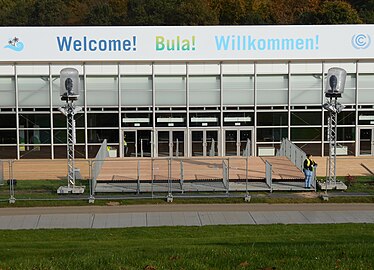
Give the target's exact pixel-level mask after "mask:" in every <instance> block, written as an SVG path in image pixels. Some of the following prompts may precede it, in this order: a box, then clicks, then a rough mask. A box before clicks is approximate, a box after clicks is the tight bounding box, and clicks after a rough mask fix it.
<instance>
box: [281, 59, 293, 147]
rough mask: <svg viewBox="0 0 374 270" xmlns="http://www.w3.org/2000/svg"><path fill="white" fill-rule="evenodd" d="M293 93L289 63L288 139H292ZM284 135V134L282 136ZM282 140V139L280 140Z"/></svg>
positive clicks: (289, 65)
mask: <svg viewBox="0 0 374 270" xmlns="http://www.w3.org/2000/svg"><path fill="white" fill-rule="evenodd" d="M291 91H292V85H291V63H290V61H289V62H288V111H287V121H288V125H287V137H288V138H290V137H291ZM281 135H282V134H281ZM280 139H281V140H282V138H280Z"/></svg>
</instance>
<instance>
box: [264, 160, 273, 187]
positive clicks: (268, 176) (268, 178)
mask: <svg viewBox="0 0 374 270" xmlns="http://www.w3.org/2000/svg"><path fill="white" fill-rule="evenodd" d="M265 166H266V171H265V175H266V176H265V179H266V184H267V185H268V187H269V188H270V192H272V191H273V189H272V181H273V166H272V165H271V164H270V162H268V161H266V163H265Z"/></svg>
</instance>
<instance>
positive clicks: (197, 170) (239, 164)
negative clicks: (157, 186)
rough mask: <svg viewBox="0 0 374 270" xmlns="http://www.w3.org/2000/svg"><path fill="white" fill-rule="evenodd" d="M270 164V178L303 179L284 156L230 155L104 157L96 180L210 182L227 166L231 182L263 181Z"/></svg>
mask: <svg viewBox="0 0 374 270" xmlns="http://www.w3.org/2000/svg"><path fill="white" fill-rule="evenodd" d="M266 160H267V161H269V162H270V163H271V164H272V170H273V181H278V180H279V181H280V180H282V181H283V180H294V181H300V180H303V179H304V175H303V173H302V172H301V171H300V170H299V169H298V168H297V167H296V166H295V165H294V164H292V162H291V161H289V160H288V159H287V158H285V157H267V158H264V157H249V158H247V159H246V158H240V157H230V158H222V157H220V158H218V157H217V158H205V159H202V158H188V159H186V158H184V159H171V160H170V159H150V158H140V159H128V158H125V159H106V160H105V162H104V165H103V167H102V168H101V171H100V174H99V176H98V178H97V180H98V182H100V181H102V182H108V181H116V182H118V181H123V182H126V181H130V180H135V181H137V180H142V181H152V180H153V181H162V180H165V181H166V180H169V179H170V180H184V181H209V180H222V179H223V178H224V173H225V170H224V168H226V169H228V170H227V171H228V179H229V180H230V181H243V180H246V179H248V180H249V181H264V180H265V162H266ZM152 176H153V177H152Z"/></svg>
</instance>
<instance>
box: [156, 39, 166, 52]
mask: <svg viewBox="0 0 374 270" xmlns="http://www.w3.org/2000/svg"><path fill="white" fill-rule="evenodd" d="M164 42H165V38H164V37H163V36H156V51H163V50H164V49H165V44H164Z"/></svg>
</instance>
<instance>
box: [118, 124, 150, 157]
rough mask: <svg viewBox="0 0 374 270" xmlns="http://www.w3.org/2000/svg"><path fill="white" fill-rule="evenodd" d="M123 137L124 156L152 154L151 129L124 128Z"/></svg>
mask: <svg viewBox="0 0 374 270" xmlns="http://www.w3.org/2000/svg"><path fill="white" fill-rule="evenodd" d="M123 138H124V140H123V156H124V157H151V156H152V131H151V130H126V131H124V133H123Z"/></svg>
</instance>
